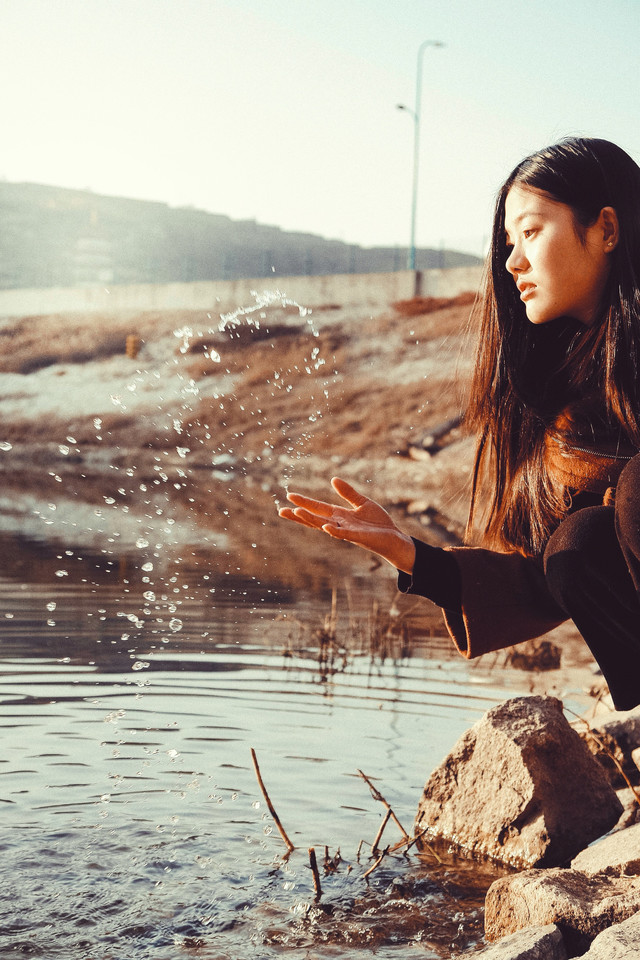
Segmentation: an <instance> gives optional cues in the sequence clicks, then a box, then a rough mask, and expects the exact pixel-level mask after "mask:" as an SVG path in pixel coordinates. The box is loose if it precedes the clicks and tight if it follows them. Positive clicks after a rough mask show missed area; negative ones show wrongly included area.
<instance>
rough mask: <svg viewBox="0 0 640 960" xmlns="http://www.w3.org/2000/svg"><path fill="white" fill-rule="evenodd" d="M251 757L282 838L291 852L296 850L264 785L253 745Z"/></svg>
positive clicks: (266, 801)
mask: <svg viewBox="0 0 640 960" xmlns="http://www.w3.org/2000/svg"><path fill="white" fill-rule="evenodd" d="M251 759H252V760H253V767H254V770H255V771H256V777H257V778H258V785H259V787H260V789H261V790H262V796H263V797H264V799H265V803H266V804H267V807H268V808H269V813H270V814H271V816H272V817H273V821H274V823H275V825H276V827H277V828H278V830H279V831H280V836H281V837H282V839H283V840H284V842H285V843H286V845H287V849H288V850H289V852H291V850H295V847H294V845H293V844H292V843H291V840H289V837H288V836H287V833H286V830H285V829H284V827H283V826H282V824H281V822H280V817H279V816H278V814H277V813H276V811H275V808H274V806H273V804H272V803H271V800H270V798H269V794H268V793H267V788H266V787H265V785H264V783H263V781H262V775H261V773H260V767H259V766H258V758H257V757H256V752H255V750H254V749H253V747H251Z"/></svg>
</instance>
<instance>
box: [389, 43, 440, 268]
mask: <svg viewBox="0 0 640 960" xmlns="http://www.w3.org/2000/svg"><path fill="white" fill-rule="evenodd" d="M427 47H444V43H441V42H440V40H424V41H423V42H422V43H421V44H420V46H419V47H418V62H417V66H416V96H415V101H414V108H413V110H412V109H411V108H410V107H406V106H405V105H404V104H403V103H399V104H398V110H405V111H406V112H407V113H408V114H410V116H412V117H413V189H412V192H411V242H410V245H409V254H408V258H407V269H408V270H415V268H416V212H417V208H418V172H419V168H420V110H421V102H422V59H423V56H424V52H425V50H426V49H427Z"/></svg>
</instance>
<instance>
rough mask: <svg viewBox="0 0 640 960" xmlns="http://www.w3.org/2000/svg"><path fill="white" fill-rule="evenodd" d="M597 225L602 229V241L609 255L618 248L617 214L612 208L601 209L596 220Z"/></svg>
mask: <svg viewBox="0 0 640 960" xmlns="http://www.w3.org/2000/svg"><path fill="white" fill-rule="evenodd" d="M598 225H599V226H600V227H601V228H602V239H603V241H604V249H605V252H606V253H610V252H611V251H612V250H615V248H616V247H617V246H618V239H619V236H620V230H619V227H618V214H617V213H616V211H615V210H614V209H613V207H603V208H602V210H601V211H600V216H599V218H598Z"/></svg>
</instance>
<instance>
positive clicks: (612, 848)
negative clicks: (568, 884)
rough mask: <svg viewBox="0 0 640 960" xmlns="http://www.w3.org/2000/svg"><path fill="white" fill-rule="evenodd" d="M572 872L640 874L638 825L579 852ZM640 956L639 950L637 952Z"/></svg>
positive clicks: (572, 863)
mask: <svg viewBox="0 0 640 960" xmlns="http://www.w3.org/2000/svg"><path fill="white" fill-rule="evenodd" d="M571 866H572V867H573V868H574V870H581V871H582V872H583V873H587V874H589V876H594V875H595V874H597V873H606V874H609V875H610V876H615V877H630V876H638V875H639V874H640V823H635V824H634V825H633V826H632V827H627V829H626V830H617V831H616V832H615V833H611V834H609V836H608V837H603V839H602V840H598V842H597V843H594V844H592V845H591V846H590V847H587V848H586V850H581V851H580V853H579V854H578V856H577V857H574V859H573V860H572V861H571ZM638 953H639V954H640V950H639V951H638Z"/></svg>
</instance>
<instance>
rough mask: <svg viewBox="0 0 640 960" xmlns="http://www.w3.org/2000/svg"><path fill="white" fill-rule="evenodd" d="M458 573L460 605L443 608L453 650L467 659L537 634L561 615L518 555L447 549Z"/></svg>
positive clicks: (533, 566)
mask: <svg viewBox="0 0 640 960" xmlns="http://www.w3.org/2000/svg"><path fill="white" fill-rule="evenodd" d="M449 550H450V552H451V553H452V554H453V555H454V557H455V559H456V561H457V563H458V566H459V569H460V575H461V583H462V598H461V600H462V602H461V609H460V610H459V611H458V610H445V611H444V618H445V623H446V625H447V629H448V631H449V633H450V635H451V638H452V639H453V642H454V643H455V645H456V647H457V648H458V650H459V652H460V653H461V654H462V655H463V656H465V657H467V658H468V659H473V658H474V657H479V656H481V655H482V654H483V653H489V652H491V651H492V650H501V649H502V648H503V647H510V646H512V645H513V644H515V643H521V642H522V641H524V640H531V639H533V638H534V637H539V636H541V635H542V634H543V633H547V631H548V630H552V629H553V628H554V627H557V626H558V624H560V623H562V622H563V621H564V620H566V619H567V615H566V613H565V612H564V611H563V610H562V609H561V608H560V607H559V606H558V605H557V604H556V602H555V601H554V600H553V598H552V596H551V594H550V593H549V591H548V590H547V587H546V584H545V580H544V574H543V571H542V568H541V566H540V564H539V563H537V562H536V561H535V560H531V559H529V558H527V557H523V556H521V554H519V553H496V552H494V551H493V550H486V549H483V548H481V547H452V548H449Z"/></svg>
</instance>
